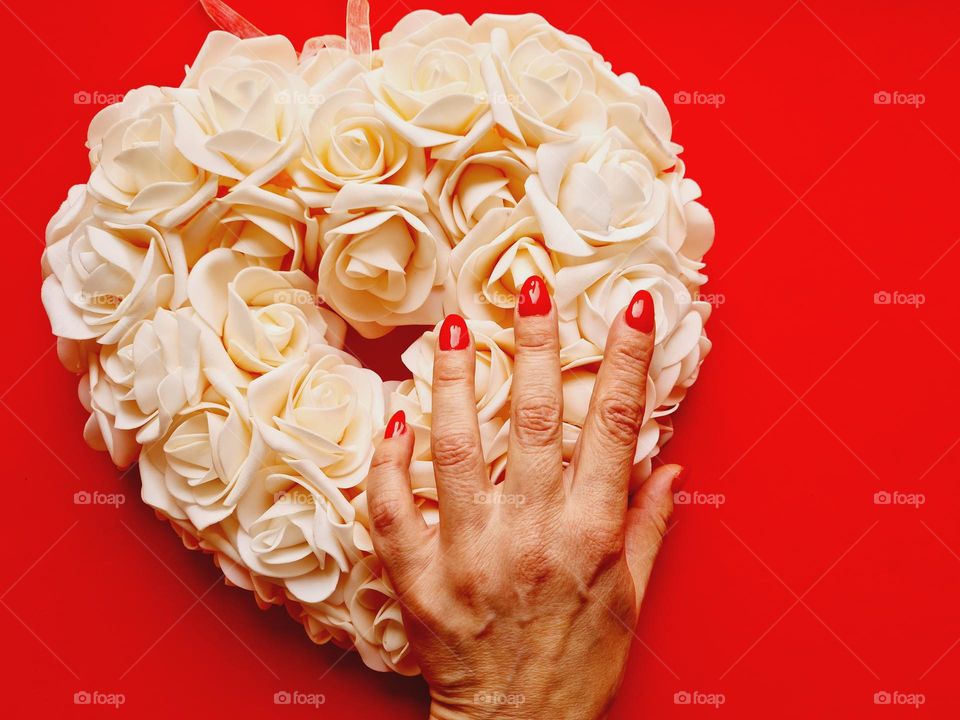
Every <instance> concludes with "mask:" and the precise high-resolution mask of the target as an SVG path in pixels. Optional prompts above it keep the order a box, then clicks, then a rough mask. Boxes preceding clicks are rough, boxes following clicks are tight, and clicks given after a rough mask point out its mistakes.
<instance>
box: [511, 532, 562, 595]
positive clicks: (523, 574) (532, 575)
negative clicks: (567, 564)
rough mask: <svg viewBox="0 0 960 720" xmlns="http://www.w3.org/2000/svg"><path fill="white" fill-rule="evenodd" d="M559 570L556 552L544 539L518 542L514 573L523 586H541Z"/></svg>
mask: <svg viewBox="0 0 960 720" xmlns="http://www.w3.org/2000/svg"><path fill="white" fill-rule="evenodd" d="M557 570H558V562H557V557H556V554H555V552H554V550H553V549H552V548H551V546H550V544H549V543H547V542H545V540H544V539H540V538H537V539H534V540H532V541H527V542H519V543H517V546H516V553H515V556H514V559H513V573H514V577H515V578H516V581H517V582H518V583H519V584H520V585H521V586H525V587H537V586H541V585H543V584H544V583H546V582H547V581H548V580H550V579H551V578H552V577H554V576H555V575H556V573H557Z"/></svg>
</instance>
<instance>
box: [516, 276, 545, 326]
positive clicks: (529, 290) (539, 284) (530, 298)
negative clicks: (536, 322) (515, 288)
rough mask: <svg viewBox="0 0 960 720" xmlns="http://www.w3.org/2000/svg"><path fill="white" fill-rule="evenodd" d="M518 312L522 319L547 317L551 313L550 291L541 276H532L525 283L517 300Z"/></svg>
mask: <svg viewBox="0 0 960 720" xmlns="http://www.w3.org/2000/svg"><path fill="white" fill-rule="evenodd" d="M517 312H518V313H520V317H530V316H531V315H546V314H547V313H549V312H550V291H549V290H547V284H546V283H545V282H544V281H543V278H542V277H540V276H539V275H531V276H530V277H528V278H527V279H526V280H525V281H524V283H523V287H522V288H520V297H519V298H518V299H517Z"/></svg>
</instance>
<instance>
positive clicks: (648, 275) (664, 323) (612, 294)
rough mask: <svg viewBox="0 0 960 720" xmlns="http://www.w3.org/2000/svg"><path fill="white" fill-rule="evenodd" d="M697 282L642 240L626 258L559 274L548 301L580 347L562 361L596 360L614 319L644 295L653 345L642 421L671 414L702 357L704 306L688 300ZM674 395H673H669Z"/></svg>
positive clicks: (699, 278)
mask: <svg viewBox="0 0 960 720" xmlns="http://www.w3.org/2000/svg"><path fill="white" fill-rule="evenodd" d="M705 280H706V278H705V277H704V276H703V275H701V274H699V273H697V272H695V271H692V270H690V269H688V268H685V267H683V266H682V265H681V264H680V262H679V261H678V259H677V256H676V255H675V254H674V253H673V252H672V251H671V249H670V248H669V247H668V246H667V244H666V243H665V242H664V241H663V240H660V239H659V238H650V239H648V240H646V241H645V242H644V243H642V244H640V245H638V246H636V247H634V248H633V250H631V251H630V253H628V254H626V255H624V254H623V252H622V251H617V249H616V248H615V247H611V248H608V249H607V250H605V251H604V252H601V253H598V254H597V255H596V256H595V257H594V258H593V259H591V260H590V261H588V262H584V263H582V264H579V265H571V266H568V267H564V268H562V269H561V270H560V271H559V273H558V274H557V294H556V297H555V301H556V304H557V311H558V314H559V316H560V319H561V324H562V325H564V326H565V327H568V328H569V326H571V325H574V326H575V327H576V329H577V334H578V335H579V336H580V337H581V338H583V339H584V340H586V341H587V344H581V345H577V346H576V349H574V348H573V347H571V348H568V349H567V353H568V354H570V355H578V356H579V357H578V362H579V363H581V364H583V363H586V362H592V361H594V360H599V359H600V358H601V357H602V354H603V348H604V347H605V345H606V340H607V334H608V332H609V329H610V325H611V324H612V323H613V321H614V319H615V318H616V317H617V315H618V314H619V313H621V312H623V309H624V308H625V307H626V306H627V304H628V303H629V302H630V300H631V299H632V298H633V296H634V294H636V292H637V291H639V290H646V291H648V292H649V293H650V295H651V297H652V298H653V302H654V308H655V313H656V341H655V342H656V344H655V347H654V353H653V358H652V360H651V364H650V372H649V375H648V380H647V411H648V417H659V416H662V415H664V414H666V413H668V412H672V411H673V410H674V409H675V408H676V405H677V403H678V402H679V399H680V398H682V390H683V389H685V388H686V387H688V386H689V384H691V383H692V380H691V377H692V378H693V379H695V378H696V371H697V369H698V368H699V365H700V363H701V362H702V360H703V357H704V356H705V355H706V353H707V352H708V351H709V349H710V343H709V341H708V340H707V339H706V337H704V336H703V326H704V322H705V321H706V319H707V318H708V317H709V315H710V305H709V304H708V303H705V302H702V301H698V300H696V299H695V297H696V293H697V290H698V288H699V286H700V285H702V284H703V282H704V281H705ZM569 336H572V333H570V334H568V337H569ZM678 387H679V388H680V392H675V388H678Z"/></svg>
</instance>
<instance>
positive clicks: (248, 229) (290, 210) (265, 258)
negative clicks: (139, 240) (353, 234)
mask: <svg viewBox="0 0 960 720" xmlns="http://www.w3.org/2000/svg"><path fill="white" fill-rule="evenodd" d="M182 237H183V246H184V252H185V254H186V259H187V263H188V265H189V266H190V267H191V268H192V267H193V266H194V265H195V264H196V263H197V262H199V260H200V258H202V257H203V256H204V255H205V254H206V253H209V252H212V251H214V250H216V249H217V248H228V249H230V250H235V251H236V252H238V253H241V254H243V255H245V256H247V257H248V258H249V260H250V263H251V264H259V265H264V266H266V267H270V268H273V269H274V270H280V269H293V270H296V269H303V270H308V269H309V270H314V271H315V270H316V267H317V262H318V258H319V224H318V222H317V220H316V219H315V218H313V217H311V216H310V215H309V214H308V211H307V210H306V209H305V208H304V207H303V205H301V204H300V203H299V202H297V201H296V200H295V199H293V198H291V197H286V196H285V195H281V194H279V193H277V192H274V191H272V190H269V189H266V188H257V187H252V186H249V185H245V186H235V187H234V188H233V189H232V190H231V191H230V192H229V193H228V194H227V195H226V196H224V197H222V198H219V199H217V200H216V201H214V202H212V203H210V204H209V205H207V206H206V207H205V208H204V209H203V210H202V211H201V212H200V213H198V214H197V215H196V216H195V217H194V218H193V219H192V220H191V221H190V222H189V223H188V224H187V225H186V226H185V227H184V228H183V230H182Z"/></svg>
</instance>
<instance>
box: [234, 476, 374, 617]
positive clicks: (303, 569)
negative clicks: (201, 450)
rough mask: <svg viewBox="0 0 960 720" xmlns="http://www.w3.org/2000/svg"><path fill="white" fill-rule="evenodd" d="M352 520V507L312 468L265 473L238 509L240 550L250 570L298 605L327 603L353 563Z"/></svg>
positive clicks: (257, 480)
mask: <svg viewBox="0 0 960 720" xmlns="http://www.w3.org/2000/svg"><path fill="white" fill-rule="evenodd" d="M300 471H303V472H305V473H307V475H302V474H301V472H300ZM353 519H354V513H353V508H352V507H351V505H350V503H349V502H347V500H346V499H345V498H344V496H343V495H342V494H341V492H340V491H339V489H338V488H337V487H336V486H335V485H333V484H332V483H331V482H330V481H329V480H328V479H327V478H325V477H323V475H322V474H321V473H319V472H317V471H316V469H315V468H311V467H310V464H309V463H306V462H302V461H301V462H296V461H294V463H293V465H292V466H286V465H273V466H269V467H264V468H261V469H259V470H258V471H257V472H256V473H255V474H254V476H253V479H252V482H251V486H250V488H249V490H248V491H247V492H245V493H244V494H243V497H242V498H241V499H240V502H239V506H238V508H237V520H238V522H239V526H240V527H239V531H238V533H237V539H236V542H237V549H238V550H239V553H240V557H241V558H242V559H243V561H244V563H245V564H246V566H247V567H248V568H250V570H252V571H253V572H254V573H256V574H258V575H260V576H262V577H266V578H271V579H275V580H280V581H282V582H283V586H284V587H285V588H286V590H287V592H288V593H289V594H290V595H291V596H292V597H293V598H294V599H295V600H298V601H300V602H304V603H318V602H323V601H324V600H326V599H327V598H329V597H330V595H331V593H333V592H334V590H335V589H336V588H337V585H338V583H339V582H340V576H341V573H345V572H347V571H348V570H349V569H350V566H351V564H352V562H353V561H354V557H355V555H356V551H355V550H354V549H353V548H352V543H351V538H352V527H351V526H352V524H353Z"/></svg>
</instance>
